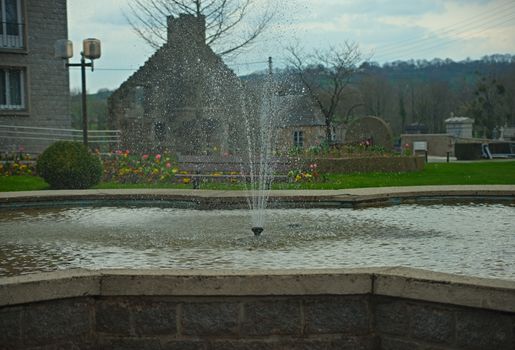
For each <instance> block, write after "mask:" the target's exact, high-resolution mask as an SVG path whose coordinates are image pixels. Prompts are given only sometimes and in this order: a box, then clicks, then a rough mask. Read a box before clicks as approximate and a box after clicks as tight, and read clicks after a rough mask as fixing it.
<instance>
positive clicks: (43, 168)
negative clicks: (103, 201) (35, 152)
mask: <svg viewBox="0 0 515 350" xmlns="http://www.w3.org/2000/svg"><path fill="white" fill-rule="evenodd" d="M37 172H38V175H39V176H41V177H42V178H43V179H45V181H46V182H48V183H49V184H50V187H52V188H54V189H82V188H90V187H92V186H94V185H96V184H97V183H99V182H100V178H101V177H102V163H101V161H100V159H99V158H98V157H96V156H95V155H93V154H91V153H90V152H89V151H88V149H87V147H86V146H84V145H83V144H81V143H79V142H71V141H58V142H56V143H54V144H52V145H51V146H50V147H48V148H47V149H46V150H45V151H44V152H43V153H42V154H41V155H40V156H39V158H38V162H37Z"/></svg>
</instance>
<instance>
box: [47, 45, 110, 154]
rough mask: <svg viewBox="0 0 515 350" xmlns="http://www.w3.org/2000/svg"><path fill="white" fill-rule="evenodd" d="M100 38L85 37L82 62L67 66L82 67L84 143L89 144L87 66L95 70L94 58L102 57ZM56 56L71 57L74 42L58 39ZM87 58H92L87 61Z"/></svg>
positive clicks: (67, 64)
mask: <svg viewBox="0 0 515 350" xmlns="http://www.w3.org/2000/svg"><path fill="white" fill-rule="evenodd" d="M100 54H101V49H100V40H98V39H84V40H83V41H82V51H81V53H80V56H81V58H80V63H66V67H80V68H81V82H82V141H83V143H84V145H85V146H86V147H87V146H88V107H87V95H86V67H91V71H93V70H94V65H93V60H95V59H97V58H100ZM55 56H56V57H57V58H62V59H66V60H67V59H70V58H72V57H73V43H72V42H71V41H70V40H67V39H63V40H58V41H56V43H55ZM86 58H87V59H89V60H91V62H89V63H87V62H86Z"/></svg>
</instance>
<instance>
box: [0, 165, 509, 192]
mask: <svg viewBox="0 0 515 350" xmlns="http://www.w3.org/2000/svg"><path fill="white" fill-rule="evenodd" d="M326 178H327V180H326V181H325V182H315V183H276V184H274V189H345V188H360V187H389V186H420V185H494V184H510V185H515V161H507V162H504V161H482V162H471V163H432V164H427V165H426V168H425V169H424V171H421V172H411V173H366V174H359V173H356V174H326ZM95 188H99V189H117V188H189V189H191V188H192V186H191V185H183V184H168V183H160V184H117V183H105V182H104V183H101V184H99V185H98V186H96V187H95ZM201 188H203V189H216V190H229V189H243V188H244V186H243V185H241V184H226V183H207V184H203V185H202V186H201ZM43 189H48V185H47V184H46V183H45V182H44V181H43V180H42V179H41V178H39V177H35V176H9V177H5V176H0V191H32V190H43Z"/></svg>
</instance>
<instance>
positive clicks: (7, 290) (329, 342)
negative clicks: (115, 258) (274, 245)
mask: <svg viewBox="0 0 515 350" xmlns="http://www.w3.org/2000/svg"><path fill="white" fill-rule="evenodd" d="M0 329H1V330H2V331H1V332H0V349H87V350H93V349H163V350H165V349H166V350H168V349H186V350H187V349H203V350H211V349H242V350H243V349H252V350H257V349H363V350H376V349H377V350H390V349H392V350H393V349H396V350H399V349H400V350H402V349H415V350H417V349H440V350H454V349H456V350H457V349H496V350H504V349H506V350H508V349H510V350H511V349H513V348H514V347H515V281H503V280H488V279H475V278H467V277H459V276H453V275H447V274H437V273H431V272H425V271H421V270H414V269H406V268H376V269H351V270H321V271H258V272H256V271H253V272H250V271H249V272H241V271H240V272H236V271H233V272H209V271H207V272H206V271H204V272H202V271H199V272H191V271H165V270H149V271H131V270H127V271H100V272H87V271H70V272H56V273H50V274H36V275H29V276H22V277H10V278H3V279H0Z"/></svg>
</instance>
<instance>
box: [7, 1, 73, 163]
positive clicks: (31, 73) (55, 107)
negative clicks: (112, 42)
mask: <svg viewBox="0 0 515 350" xmlns="http://www.w3.org/2000/svg"><path fill="white" fill-rule="evenodd" d="M0 5H1V6H0V9H1V11H0V151H3V152H5V151H8V152H9V151H18V150H20V149H24V150H25V151H26V152H30V153H40V152H42V150H44V148H46V147H47V146H48V145H49V144H50V143H51V142H53V141H52V140H47V139H45V138H44V137H41V136H37V135H33V134H30V133H28V129H25V127H38V128H70V126H71V118H70V108H69V100H70V92H69V91H70V88H69V78H68V69H67V68H66V67H65V64H64V62H63V60H61V59H58V58H54V43H55V41H56V40H58V39H66V38H67V37H68V24H67V12H66V0H37V1H29V0H0ZM15 127H16V128H15ZM32 131H33V130H31V132H32Z"/></svg>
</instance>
